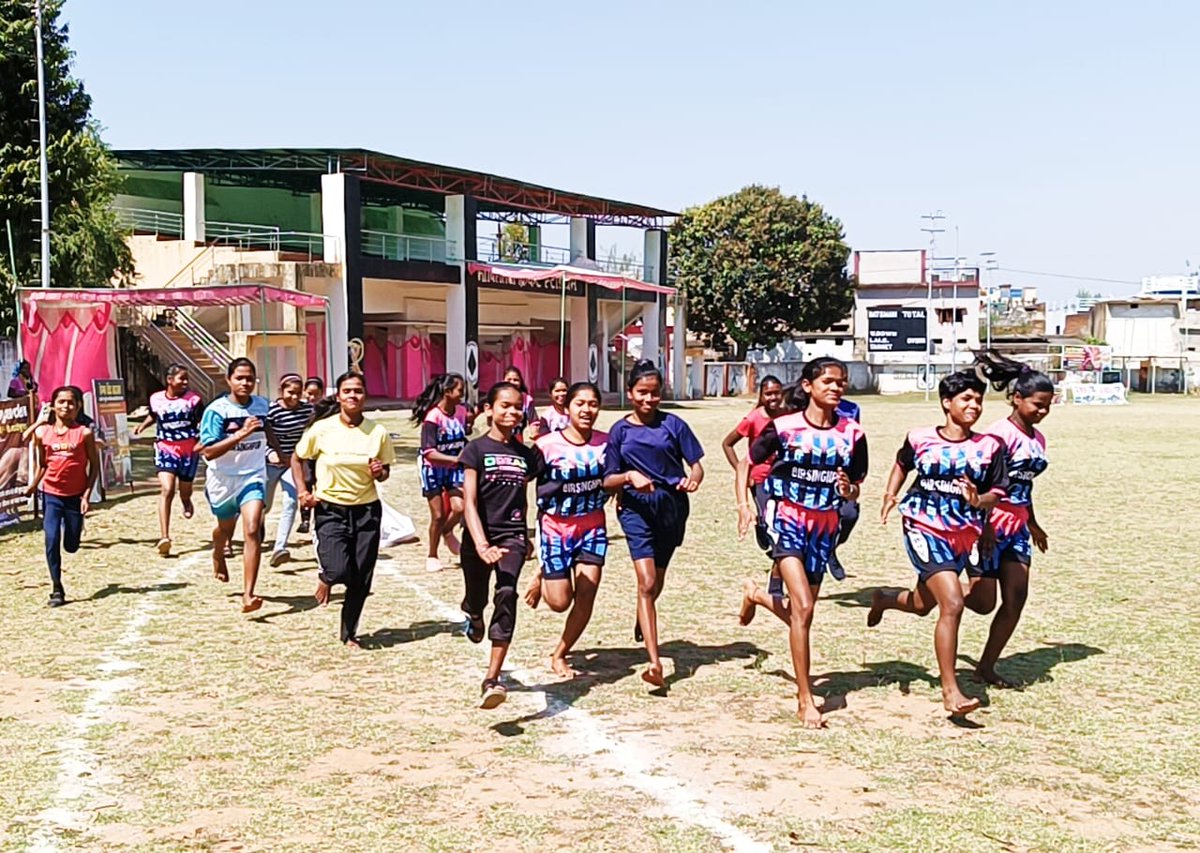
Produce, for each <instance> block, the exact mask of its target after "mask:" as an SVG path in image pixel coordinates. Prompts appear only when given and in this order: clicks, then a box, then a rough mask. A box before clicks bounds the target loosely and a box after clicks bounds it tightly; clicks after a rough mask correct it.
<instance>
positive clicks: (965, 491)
mask: <svg viewBox="0 0 1200 853" xmlns="http://www.w3.org/2000/svg"><path fill="white" fill-rule="evenodd" d="M958 484H959V485H960V486H962V495H963V500H965V501H966V502H967V503H969V504H970V505H971V506H973V507H975V508H976V509H978V508H979V489H977V488H976V487H975V484H974V483H972V482H971V480H970V478H968V477H959V478H958Z"/></svg>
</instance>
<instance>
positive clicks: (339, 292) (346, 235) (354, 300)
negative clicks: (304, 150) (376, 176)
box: [321, 173, 363, 379]
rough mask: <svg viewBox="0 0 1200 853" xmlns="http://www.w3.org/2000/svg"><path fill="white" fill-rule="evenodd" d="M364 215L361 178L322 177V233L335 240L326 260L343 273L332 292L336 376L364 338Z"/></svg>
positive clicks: (331, 330)
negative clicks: (356, 342)
mask: <svg viewBox="0 0 1200 853" xmlns="http://www.w3.org/2000/svg"><path fill="white" fill-rule="evenodd" d="M361 216H362V211H361V206H360V197H359V187H358V178H357V177H356V176H354V175H347V174H344V173H337V174H332V175H322V176H321V233H322V234H325V235H328V236H329V237H331V238H332V239H328V240H326V241H325V261H326V262H327V263H337V264H339V265H340V267H341V273H342V283H341V287H334V288H331V290H330V293H329V338H330V354H329V355H330V361H331V363H332V365H333V371H334V374H335V375H339V374H341V373H343V372H345V371H346V370H347V369H348V367H349V365H350V353H349V345H350V340H351V339H352V338H359V339H361V338H362V335H363V301H362V266H361V264H362V257H361V255H362V253H361V251H360V250H361V244H362V225H361V219H360V217H361ZM330 378H331V379H332V377H330Z"/></svg>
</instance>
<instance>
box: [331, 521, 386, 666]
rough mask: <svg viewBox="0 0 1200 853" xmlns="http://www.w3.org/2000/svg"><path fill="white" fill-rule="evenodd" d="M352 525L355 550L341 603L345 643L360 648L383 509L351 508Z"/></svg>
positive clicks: (377, 551) (373, 576)
mask: <svg viewBox="0 0 1200 853" xmlns="http://www.w3.org/2000/svg"><path fill="white" fill-rule="evenodd" d="M349 509H350V510H351V512H350V513H349V515H350V518H351V520H352V522H353V529H352V530H351V536H352V542H351V545H352V547H353V549H354V561H353V562H354V564H353V566H351V567H350V568H351V571H350V573H349V576H348V580H347V583H346V598H345V600H344V601H343V602H342V633H341V636H342V642H343V643H345V644H347V645H349V646H355V647H357V646H358V641H357V637H358V620H359V618H360V617H361V616H362V611H363V605H365V604H366V603H367V596H368V595H370V594H371V584H372V582H373V580H374V578H375V562H376V560H378V559H379V536H380V532H381V525H382V521H383V507H382V505H381V504H380V503H379V502H378V501H376V502H375V503H372V504H367V505H366V506H356V507H350V508H349Z"/></svg>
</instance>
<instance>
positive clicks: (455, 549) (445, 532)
mask: <svg viewBox="0 0 1200 853" xmlns="http://www.w3.org/2000/svg"><path fill="white" fill-rule="evenodd" d="M444 510H445V507H443V511H444ZM462 516H463V499H462V495H461V494H458V493H457V492H451V493H450V512H449V513H447V514H446V517H445V518H444V519H442V539H443V540H445V542H446V547H447V548H448V549H449V550H450V553H451V554H455V555H457V554H459V553H460V552H461V550H462V543H460V542H459V541H458V536H456V535H455V533H454V530H455V528H457V527H458V525H459V522H461V521H462Z"/></svg>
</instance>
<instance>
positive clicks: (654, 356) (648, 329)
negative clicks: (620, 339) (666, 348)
mask: <svg viewBox="0 0 1200 853" xmlns="http://www.w3.org/2000/svg"><path fill="white" fill-rule="evenodd" d="M642 306H643V307H642V358H648V359H650V360H651V361H653V362H654V363H655V364H657V365H658V366H659V368H660V369H661V368H662V367H663V366H664V363H665V359H664V356H665V355H666V354H665V353H664V352H663V351H662V343H661V342H660V341H659V335H658V330H659V326H660V325H661V320H662V312H661V311H660V310H659V300H658V297H657V295H656V296H655V299H654V301H653V302H644V303H642Z"/></svg>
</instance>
